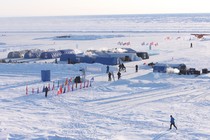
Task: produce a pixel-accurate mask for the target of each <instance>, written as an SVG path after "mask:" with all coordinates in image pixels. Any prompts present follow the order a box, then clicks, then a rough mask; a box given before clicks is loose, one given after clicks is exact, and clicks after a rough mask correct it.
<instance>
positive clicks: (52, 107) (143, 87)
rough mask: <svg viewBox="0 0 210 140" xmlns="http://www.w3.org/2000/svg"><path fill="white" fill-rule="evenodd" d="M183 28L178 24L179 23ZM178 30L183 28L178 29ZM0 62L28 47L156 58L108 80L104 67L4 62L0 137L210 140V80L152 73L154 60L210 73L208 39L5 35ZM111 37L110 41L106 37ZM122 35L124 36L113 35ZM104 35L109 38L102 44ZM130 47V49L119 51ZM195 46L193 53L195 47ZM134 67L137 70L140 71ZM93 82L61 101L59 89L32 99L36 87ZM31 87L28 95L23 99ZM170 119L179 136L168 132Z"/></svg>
mask: <svg viewBox="0 0 210 140" xmlns="http://www.w3.org/2000/svg"><path fill="white" fill-rule="evenodd" d="M177 24H178V23H176V25H177ZM177 26H178V25H177ZM2 34H4V35H2V36H1V37H0V42H1V43H0V56H1V58H5V57H6V56H7V53H8V52H9V51H12V50H23V49H34V48H37V49H52V48H53V49H68V48H69V49H78V50H81V51H85V50H87V49H103V48H116V47H131V48H133V49H135V50H137V51H148V52H150V53H156V55H152V56H150V59H148V60H142V61H135V62H128V63H124V64H125V66H126V68H127V71H126V72H122V78H121V79H120V80H117V78H116V77H117V75H116V73H117V70H118V66H111V70H112V71H114V74H115V81H111V82H110V81H108V76H107V74H106V73H105V71H106V66H104V65H101V64H91V65H90V64H75V65H68V64H53V63H44V62H40V63H25V64H0V71H1V73H0V79H1V80H0V112H1V115H0V139H2V140H4V139H8V140H19V139H33V140H44V139H49V140H58V139H62V140H64V139H65V140H174V139H176V140H209V139H210V133H209V132H210V115H209V114H210V92H209V90H210V84H209V83H210V74H202V75H200V76H195V75H176V74H161V73H153V72H152V68H150V67H149V66H147V65H144V64H145V63H146V64H148V63H150V62H161V63H184V64H186V65H187V67H188V68H196V69H198V70H202V69H203V68H207V69H210V61H209V60H210V53H209V49H210V40H209V39H208V37H206V39H205V40H198V39H196V38H194V37H193V36H191V35H190V33H174V32H173V33H131V32H130V33H126V32H123V33H71V34H73V35H78V36H80V37H81V36H83V35H85V36H88V35H91V36H92V35H96V36H101V38H100V39H96V40H53V39H51V38H53V37H55V36H59V35H67V33H56V32H45V33H40V32H36V33H31V32H28V33H27V32H26V33H15V32H11V33H2ZM109 35H113V38H106V37H104V36H109ZM117 35H120V37H116V36H117ZM103 37H104V38H103ZM119 41H123V42H128V41H129V42H130V44H131V45H129V46H120V45H118V42H119ZM143 42H144V43H150V42H155V43H158V45H157V46H152V50H149V46H148V45H142V43H143ZM191 42H192V43H193V48H190V43H191ZM135 65H139V71H138V72H137V73H136V72H135ZM81 68H86V69H87V72H86V74H87V76H86V78H87V79H91V78H92V77H94V82H93V83H92V87H88V88H82V89H80V88H79V87H78V88H77V89H74V91H70V92H68V93H64V94H61V95H57V88H56V89H55V90H53V91H49V94H48V97H47V98H45V97H44V93H39V94H37V93H33V94H32V88H34V89H35V92H36V88H37V87H39V88H42V87H43V85H48V84H51V85H52V81H55V85H56V86H57V81H58V80H59V81H60V84H61V82H62V81H64V80H65V78H72V77H75V76H77V75H81V72H80V71H79V70H80V69H81ZM41 70H51V82H41ZM26 86H28V92H29V94H28V95H27V96H26ZM170 115H173V116H174V118H175V122H176V125H177V127H178V130H175V129H174V128H173V129H172V130H171V131H168V128H169V125H170V123H169V120H170Z"/></svg>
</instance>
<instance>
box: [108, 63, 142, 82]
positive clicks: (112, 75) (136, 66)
mask: <svg viewBox="0 0 210 140" xmlns="http://www.w3.org/2000/svg"><path fill="white" fill-rule="evenodd" d="M138 69H139V67H138V65H135V71H136V72H138ZM121 71H124V72H126V67H125V65H124V64H123V63H122V64H119V70H118V72H117V77H118V80H119V79H120V78H121ZM106 73H108V81H112V79H113V80H114V81H115V78H114V73H113V71H110V69H109V66H108V65H107V67H106Z"/></svg>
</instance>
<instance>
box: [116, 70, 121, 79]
mask: <svg viewBox="0 0 210 140" xmlns="http://www.w3.org/2000/svg"><path fill="white" fill-rule="evenodd" d="M117 77H118V80H119V79H120V77H121V73H120V71H118V73H117Z"/></svg>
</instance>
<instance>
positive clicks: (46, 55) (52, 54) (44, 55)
mask: <svg viewBox="0 0 210 140" xmlns="http://www.w3.org/2000/svg"><path fill="white" fill-rule="evenodd" d="M71 53H75V52H74V50H72V49H66V50H58V51H43V50H40V49H33V50H23V51H13V52H9V53H8V55H7V58H24V59H32V58H40V59H52V58H59V57H60V56H61V55H62V54H71Z"/></svg>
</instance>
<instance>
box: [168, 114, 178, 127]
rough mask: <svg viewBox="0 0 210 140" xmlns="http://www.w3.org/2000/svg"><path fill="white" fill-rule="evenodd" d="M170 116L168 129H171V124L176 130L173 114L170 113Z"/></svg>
mask: <svg viewBox="0 0 210 140" xmlns="http://www.w3.org/2000/svg"><path fill="white" fill-rule="evenodd" d="M170 118H171V120H170V123H171V124H170V128H169V129H171V128H172V125H173V126H174V127H175V128H176V130H177V127H176V125H175V119H174V118H173V116H172V115H170Z"/></svg>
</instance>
